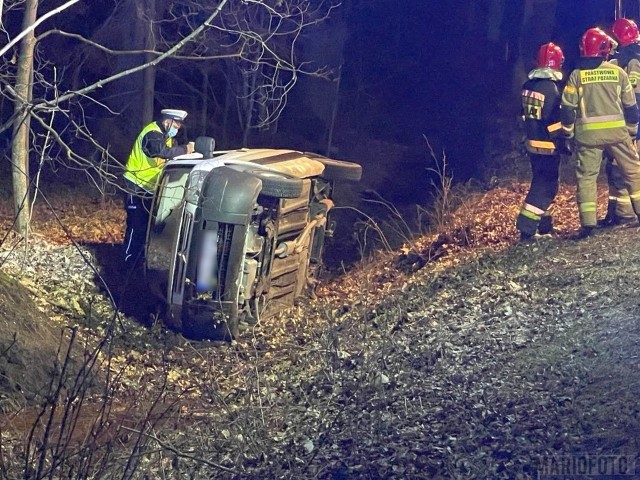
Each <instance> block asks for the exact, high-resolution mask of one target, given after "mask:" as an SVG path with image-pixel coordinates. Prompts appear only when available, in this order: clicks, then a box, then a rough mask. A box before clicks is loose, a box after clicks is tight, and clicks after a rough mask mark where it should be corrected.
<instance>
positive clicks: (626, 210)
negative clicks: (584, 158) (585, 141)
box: [602, 43, 640, 226]
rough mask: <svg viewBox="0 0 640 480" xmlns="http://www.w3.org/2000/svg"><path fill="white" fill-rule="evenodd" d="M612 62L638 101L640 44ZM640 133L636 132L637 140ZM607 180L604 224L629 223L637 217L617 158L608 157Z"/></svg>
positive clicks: (623, 52)
mask: <svg viewBox="0 0 640 480" xmlns="http://www.w3.org/2000/svg"><path fill="white" fill-rule="evenodd" d="M611 63H615V64H616V65H618V66H620V67H621V68H623V69H624V71H625V72H626V73H627V75H628V76H629V82H630V83H631V86H632V87H633V91H634V94H635V97H636V103H639V102H638V100H640V44H638V43H632V44H630V45H628V46H626V47H623V48H621V49H620V51H619V52H618V54H617V55H616V57H615V58H614V59H612V62H611ZM637 139H638V134H636V140H637ZM605 169H606V173H607V181H608V184H609V202H608V204H607V216H606V217H605V220H604V221H603V222H602V223H603V225H604V226H607V225H615V224H616V223H627V222H629V221H633V220H635V219H636V216H635V213H634V211H633V207H632V206H631V197H630V196H629V191H628V190H627V187H626V185H625V183H624V177H623V176H622V172H621V171H620V168H619V167H618V164H617V162H616V160H615V158H612V157H608V158H607V163H606V165H605Z"/></svg>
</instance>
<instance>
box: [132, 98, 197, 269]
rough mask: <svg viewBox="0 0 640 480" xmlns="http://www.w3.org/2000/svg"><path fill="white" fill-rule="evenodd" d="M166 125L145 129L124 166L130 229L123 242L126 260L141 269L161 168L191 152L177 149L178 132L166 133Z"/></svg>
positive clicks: (183, 147)
mask: <svg viewBox="0 0 640 480" xmlns="http://www.w3.org/2000/svg"><path fill="white" fill-rule="evenodd" d="M168 111H169V112H170V113H171V112H178V113H182V112H183V111H181V110H176V111H173V110H168ZM164 112H165V111H164V110H163V117H165V119H172V120H173V119H174V118H173V117H170V116H166V115H165V114H164ZM184 116H186V112H185V113H184ZM175 120H179V121H182V120H184V118H182V119H179V118H178V117H177V116H176V117H175ZM163 122H164V120H162V121H155V122H152V123H150V124H149V125H147V126H146V127H144V129H143V130H142V131H141V132H140V134H139V135H138V138H136V141H135V143H134V145H133V149H132V150H131V154H130V155H129V159H128V161H127V164H126V167H125V173H124V178H125V180H126V182H125V183H126V186H125V187H126V193H127V195H126V200H125V209H126V212H127V227H126V232H125V239H124V261H125V263H127V264H131V265H133V266H139V265H140V264H141V262H142V261H143V260H144V245H145V241H146V233H147V224H148V222H149V216H150V212H151V204H152V200H153V191H154V190H155V187H156V182H157V181H158V177H159V176H160V173H161V171H162V166H163V165H164V163H165V161H166V159H167V158H173V157H177V156H178V155H183V154H186V153H188V148H187V146H186V145H181V146H174V139H173V136H175V134H176V133H177V129H175V128H173V127H172V129H170V130H171V131H165V125H164V124H163Z"/></svg>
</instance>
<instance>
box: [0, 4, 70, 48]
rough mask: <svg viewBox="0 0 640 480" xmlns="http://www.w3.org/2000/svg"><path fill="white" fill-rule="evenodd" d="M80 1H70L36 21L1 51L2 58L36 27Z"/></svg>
mask: <svg viewBox="0 0 640 480" xmlns="http://www.w3.org/2000/svg"><path fill="white" fill-rule="evenodd" d="M79 1H80V0H69V1H68V2H67V3H65V4H64V5H60V6H59V7H58V8H54V9H53V10H51V11H50V12H47V13H46V14H44V15H43V16H42V17H40V18H39V19H38V20H36V22H35V23H34V24H33V25H30V26H29V27H28V28H26V29H24V30H23V31H22V32H20V33H19V34H18V36H17V37H16V38H14V39H13V40H11V41H10V42H9V43H8V44H6V45H5V46H4V47H3V48H2V49H1V50H0V56H2V55H4V54H5V53H6V52H7V50H9V49H10V48H11V47H13V46H14V45H15V44H16V43H18V42H19V41H20V40H22V38H23V37H24V36H25V35H27V34H28V33H30V32H32V31H33V30H35V29H36V27H37V26H38V25H40V24H41V23H42V22H44V21H45V20H47V19H48V18H50V17H52V16H54V15H56V14H58V13H60V12H62V11H63V10H66V9H67V8H69V7H70V6H71V5H73V4H74V3H78V2H79Z"/></svg>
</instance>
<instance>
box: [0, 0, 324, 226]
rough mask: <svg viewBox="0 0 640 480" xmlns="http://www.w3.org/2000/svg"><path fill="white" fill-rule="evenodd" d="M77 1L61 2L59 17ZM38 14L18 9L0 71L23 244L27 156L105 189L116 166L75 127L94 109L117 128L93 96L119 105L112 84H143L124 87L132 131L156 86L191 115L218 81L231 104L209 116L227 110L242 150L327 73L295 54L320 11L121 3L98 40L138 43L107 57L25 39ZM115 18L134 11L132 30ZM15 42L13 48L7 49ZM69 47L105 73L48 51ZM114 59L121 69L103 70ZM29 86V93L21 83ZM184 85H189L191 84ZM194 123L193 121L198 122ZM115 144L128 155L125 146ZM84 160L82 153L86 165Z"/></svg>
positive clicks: (301, 3) (45, 39)
mask: <svg viewBox="0 0 640 480" xmlns="http://www.w3.org/2000/svg"><path fill="white" fill-rule="evenodd" d="M77 1H78V0H70V1H69V2H67V3H66V4H64V6H67V7H68V6H71V5H72V4H74V3H76V2H77ZM5 5H7V4H6V3H5ZM16 5H18V4H16ZM37 6H38V1H37V0H25V3H24V4H23V5H22V8H23V10H24V15H25V17H24V18H25V21H24V22H23V29H22V32H20V33H19V35H20V36H22V37H23V38H22V39H21V40H20V42H21V50H20V55H19V59H20V62H19V64H18V65H17V67H16V68H15V71H16V73H15V75H14V74H13V70H14V69H13V67H12V64H11V63H10V62H7V61H5V64H4V65H3V67H2V70H0V72H2V75H0V83H2V84H3V85H4V86H5V87H6V88H4V89H3V91H4V92H9V94H10V100H11V101H12V102H13V104H14V106H15V108H14V114H13V115H12V116H11V117H10V118H8V119H6V120H5V121H4V123H3V124H2V125H0V132H2V131H4V130H6V129H7V128H9V127H13V128H14V142H13V151H12V159H13V166H14V193H15V195H14V196H15V206H16V217H17V219H18V221H17V222H16V228H15V229H16V230H17V231H18V232H19V233H21V234H22V235H26V234H27V231H28V224H29V220H28V211H29V195H28V188H27V186H28V184H29V181H30V173H29V171H28V165H29V155H28V153H29V151H30V150H31V151H32V152H35V153H37V155H38V157H39V158H41V159H42V160H43V161H46V160H51V161H57V162H62V163H63V164H64V165H65V166H66V167H69V168H74V169H78V170H83V171H85V172H86V173H87V174H88V176H89V180H90V181H92V182H93V183H94V184H95V185H96V186H97V187H101V186H102V185H104V184H105V183H108V184H115V183H116V180H117V173H118V172H117V171H116V170H117V168H116V167H117V166H118V165H120V162H118V160H117V159H116V158H115V157H114V156H113V154H112V148H111V146H110V143H109V141H107V142H106V144H105V142H104V139H103V140H102V141H99V140H98V136H96V135H94V134H93V133H92V129H94V128H95V126H96V124H95V123H94V124H91V122H90V121H89V120H87V117H86V112H87V111H94V112H95V111H96V109H98V110H102V111H103V112H106V113H107V115H108V116H109V117H111V118H115V119H122V118H123V116H122V115H121V113H122V111H121V110H119V109H118V108H114V105H116V106H117V105H118V103H117V102H114V101H113V98H112V97H109V96H105V95H103V92H105V91H106V90H108V88H107V87H109V86H110V85H112V84H113V85H115V84H118V85H119V86H118V88H117V89H116V93H118V94H121V93H122V92H123V91H125V88H123V86H124V85H125V84H124V83H122V82H123V80H124V81H125V82H126V83H127V84H128V83H129V81H130V80H129V79H132V78H133V77H132V76H133V75H141V74H143V76H142V77H138V78H141V81H140V83H139V84H137V83H136V84H135V85H138V86H134V87H133V88H134V90H133V94H134V95H137V96H138V97H139V98H140V99H141V101H140V102H139V103H138V105H139V106H140V109H139V112H141V115H140V117H139V119H136V123H138V125H137V127H136V130H137V129H139V128H140V122H141V121H148V120H150V118H151V117H152V113H153V111H154V106H156V102H154V100H158V98H160V100H162V97H163V95H162V94H161V95H160V96H158V94H157V92H156V89H157V88H158V87H159V86H160V87H162V88H165V89H166V86H164V84H163V82H167V81H169V82H172V87H174V88H175V87H176V85H178V86H179V87H180V90H181V91H182V92H186V93H185V95H189V96H190V97H193V98H194V100H191V102H192V103H191V106H192V107H193V108H192V110H194V113H197V111H198V109H199V108H202V106H203V105H210V103H209V102H208V101H207V99H208V98H210V97H211V96H213V90H214V88H213V87H212V86H211V85H212V82H213V83H214V84H216V85H219V84H220V83H221V82H222V81H225V80H226V89H229V90H230V91H231V95H226V96H221V97H218V100H217V101H215V102H213V105H219V104H220V100H219V99H223V98H225V97H226V98H233V99H235V101H234V107H235V112H236V116H237V118H238V124H239V130H240V131H242V141H243V143H245V144H246V143H248V141H249V134H250V132H251V131H253V130H255V129H258V128H259V129H267V128H270V127H271V128H272V127H273V126H275V125H276V122H277V119H278V117H279V115H280V113H281V112H282V110H283V109H284V107H285V106H286V102H287V96H288V94H289V92H290V91H291V89H292V88H293V86H294V85H295V83H296V80H297V78H298V76H299V75H300V74H309V75H324V74H325V73H326V72H324V71H323V70H322V69H317V68H316V69H315V70H312V71H311V70H307V69H306V68H305V62H304V61H303V59H302V56H301V54H300V52H299V51H298V49H297V43H298V39H299V38H300V36H301V35H303V33H304V32H305V31H306V30H307V29H309V28H311V27H313V25H315V24H316V23H317V22H320V21H322V20H323V19H325V18H327V16H328V15H329V14H330V13H331V11H332V9H333V8H335V5H334V4H333V3H332V2H331V1H329V0H316V1H315V2H313V1H309V0H245V1H243V2H230V1H228V0H219V1H218V2H217V3H216V4H215V5H210V6H203V5H202V2H195V1H191V0H178V1H174V2H168V1H166V0H148V1H146V2H132V1H131V0H121V1H120V2H119V3H118V4H117V6H116V9H115V10H114V12H105V17H106V18H105V22H104V24H103V25H104V27H103V30H104V31H109V29H112V31H115V32H118V31H129V30H131V29H132V28H133V30H134V31H135V32H139V31H142V32H143V34H138V33H135V35H136V38H135V39H133V40H131V42H130V43H128V44H120V45H116V46H115V48H114V47H113V46H112V45H109V44H108V43H109V42H108V41H104V42H101V41H100V40H105V38H104V37H100V35H98V36H97V37H96V38H95V39H94V38H86V37H84V36H82V35H80V34H78V33H73V32H69V31H66V30H65V29H64V28H58V25H54V26H53V28H51V26H49V25H48V24H47V26H48V27H49V29H48V30H46V31H45V32H43V33H41V34H39V35H37V36H35V35H34V31H35V27H36V26H38V25H39V24H40V23H41V22H42V19H43V18H44V16H43V17H41V18H40V19H37V15H36V12H37ZM126 7H130V8H132V9H134V10H133V12H135V20H133V23H129V24H128V25H123V24H122V22H123V19H124V18H127V17H130V16H131V15H130V13H131V10H124V12H125V13H123V11H122V10H118V9H120V8H126ZM60 8H61V7H59V8H58V9H57V10H59V9H60ZM51 13H52V12H49V13H47V14H46V15H45V16H50V15H51ZM61 23H63V22H61ZM116 26H117V28H116ZM24 32H27V33H24ZM36 33H37V32H36ZM116 35H117V34H116ZM8 36H9V35H8ZM16 38H17V36H16V37H14V40H13V41H12V42H14V43H15V39H16ZM54 39H57V42H58V43H55V42H54ZM61 42H66V43H61ZM78 42H79V43H80V44H81V45H84V48H83V49H82V55H87V53H86V52H88V51H91V52H93V55H94V56H95V54H96V52H99V53H100V55H102V56H103V58H104V59H105V60H106V61H104V62H99V63H98V62H94V61H92V60H91V59H89V60H87V59H86V58H85V59H83V57H82V56H75V57H74V56H70V55H67V56H66V57H62V56H61V54H60V51H70V50H71V49H70V48H66V49H65V48H53V47H52V45H56V46H57V45H60V44H63V45H66V46H70V45H73V44H77V43H78ZM131 47H133V49H132V48H131ZM10 51H11V48H10V47H9V46H7V47H5V48H4V49H3V53H5V57H4V58H3V59H4V60H6V57H7V56H9V52H10ZM29 52H30V53H29ZM113 59H116V60H117V59H128V61H127V62H118V61H116V62H112V63H110V61H111V60H113ZM212 60H222V62H220V61H218V62H216V61H212ZM161 62H165V63H167V68H165V69H164V70H163V71H166V72H171V73H170V75H166V76H163V78H162V79H161V80H158V79H157V78H156V75H155V70H156V68H157V66H158V65H159V64H160V63H161ZM58 63H60V65H59V66H58ZM92 65H99V66H100V68H102V70H100V71H99V73H100V74H99V75H96V74H95V73H94V69H95V67H92ZM123 66H124V68H123ZM177 66H179V68H176V67H177ZM74 67H75V68H74ZM80 68H81V69H82V71H79V69H80ZM74 69H75V71H73V70H74ZM71 72H73V73H71ZM34 74H35V81H34V80H32V77H33V76H34ZM194 75H196V76H195V77H194ZM165 77H166V78H165ZM83 78H84V79H86V78H90V79H91V82H90V83H89V84H84V83H86V81H85V82H83V81H82V79H83ZM167 78H169V80H167ZM193 78H199V79H200V80H198V81H197V82H193ZM125 79H126V80H125ZM118 82H120V83H118ZM207 85H209V87H210V88H207V89H206V91H203V90H205V89H203V88H202V87H201V86H207ZM34 92H35V93H34ZM111 94H113V91H112V92H111ZM163 94H164V92H163ZM5 95H6V93H5ZM164 95H165V96H167V95H166V94H164ZM160 106H163V104H162V103H160ZM205 108H206V107H205ZM215 115H218V116H221V112H210V113H207V112H206V110H205V112H204V114H203V115H202V116H201V117H202V118H203V121H210V120H209V118H210V117H212V116H215ZM129 116H130V115H129V114H127V117H125V118H128V117H129ZM194 117H195V118H196V119H197V118H198V115H194ZM131 130H133V129H131ZM203 130H204V128H203ZM134 133H135V132H134ZM45 139H46V141H45ZM77 143H83V144H84V145H87V146H88V147H87V149H85V151H82V150H79V149H78V148H77ZM126 143H127V144H128V145H130V143H129V141H127V142H126ZM127 148H128V147H127ZM87 152H89V153H90V154H91V152H93V154H92V155H93V157H92V158H91V159H89V158H88V155H87Z"/></svg>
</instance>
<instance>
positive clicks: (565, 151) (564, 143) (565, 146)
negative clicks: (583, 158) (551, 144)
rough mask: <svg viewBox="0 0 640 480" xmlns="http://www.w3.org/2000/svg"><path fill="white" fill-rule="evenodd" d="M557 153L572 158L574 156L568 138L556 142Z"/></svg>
mask: <svg viewBox="0 0 640 480" xmlns="http://www.w3.org/2000/svg"><path fill="white" fill-rule="evenodd" d="M556 153H558V154H560V155H566V156H568V157H570V156H571V155H572V154H573V149H572V144H571V141H570V140H569V139H568V138H560V139H559V140H556Z"/></svg>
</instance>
